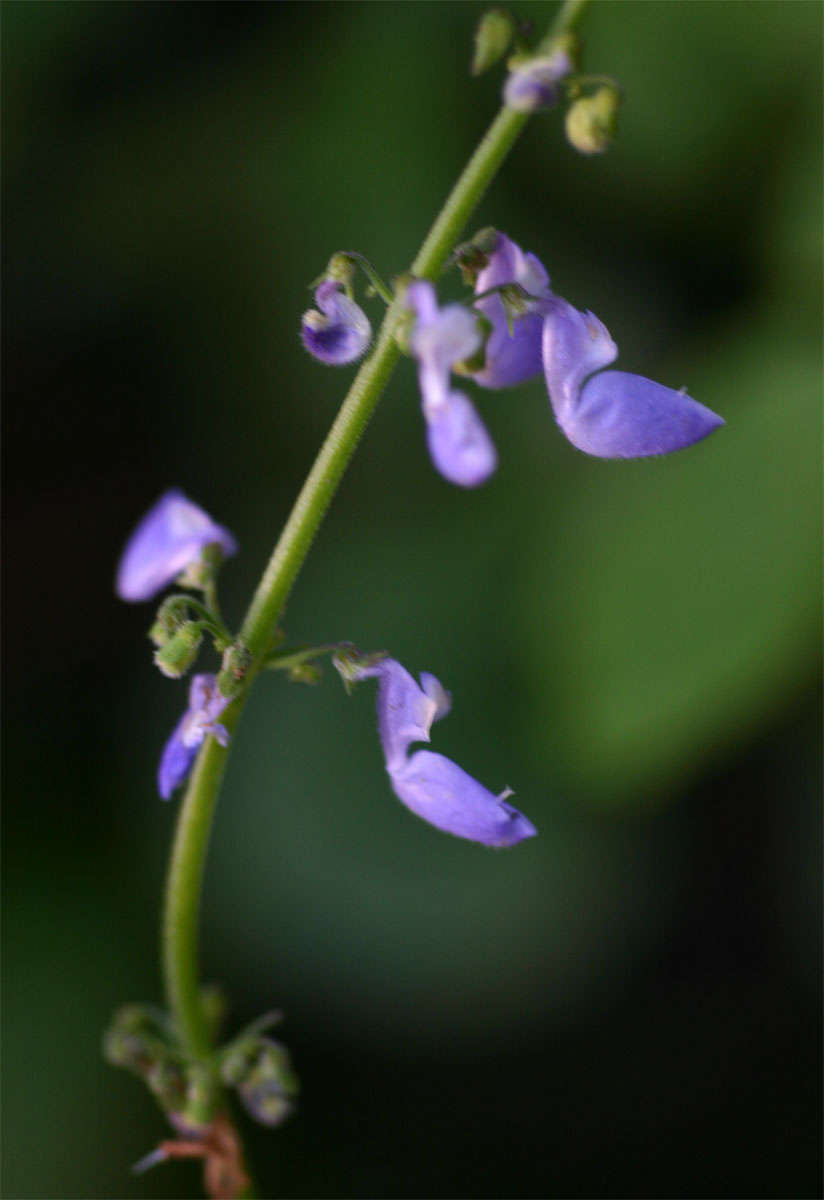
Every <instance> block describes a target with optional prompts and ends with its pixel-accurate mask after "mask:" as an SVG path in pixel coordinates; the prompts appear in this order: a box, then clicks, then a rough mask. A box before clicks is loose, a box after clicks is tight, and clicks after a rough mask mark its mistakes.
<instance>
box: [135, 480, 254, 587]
mask: <svg viewBox="0 0 824 1200" xmlns="http://www.w3.org/2000/svg"><path fill="white" fill-rule="evenodd" d="M214 544H216V545H218V546H220V548H221V549H222V551H223V553H224V554H225V555H229V554H234V553H235V551H236V550H237V542H236V541H235V539H234V538H233V537H232V535H231V533H229V531H228V530H227V529H223V528H222V526H220V525H216V524H215V522H214V521H213V520H212V518H211V517H210V516H209V515H208V513H205V512H204V511H203V509H202V508H198V506H197V505H196V504H193V503H192V502H191V500H187V498H186V497H185V496H184V495H183V493H182V492H181V491H179V490H178V489H177V488H173V489H172V490H171V491H169V492H165V493H164V495H162V496H161V497H160V499H159V500H158V502H157V504H155V506H154V508H152V509H150V510H149V512H147V513H146V516H145V517H144V518H143V520H142V521H141V522H140V524H139V525H138V526H137V528H136V529H135V531H134V533H133V534H132V536H131V537H130V538H129V540H128V542H127V544H126V549H125V550H124V551H123V557H122V558H121V559H120V566H119V567H118V569H117V585H116V586H117V594H118V596H120V598H121V600H150V599H151V598H152V596H154V595H156V594H157V593H158V592H160V591H162V590H163V588H165V587H166V586H167V585H168V584H170V583H171V582H172V580H174V579H176V578H177V576H178V575H180V574H181V573H182V572H183V571H185V570H186V568H187V567H188V566H189V565H190V564H191V563H193V562H195V561H196V560H197V559H198V558H199V557H200V553H201V551H202V550H203V549H204V548H205V547H206V546H210V545H214Z"/></svg>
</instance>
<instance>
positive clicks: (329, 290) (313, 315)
mask: <svg viewBox="0 0 824 1200" xmlns="http://www.w3.org/2000/svg"><path fill="white" fill-rule="evenodd" d="M342 288H343V285H342V284H341V283H340V282H338V280H337V279H324V280H323V282H322V283H321V284H320V286H319V287H318V288H317V290H316V292H315V304H317V306H318V308H319V309H320V312H318V311H317V310H316V309H313V308H311V309H309V311H308V312H305V313H304V314H303V318H302V320H301V329H300V332H301V337H302V338H303V344H304V346H305V347H306V349H307V350H308V351H309V353H310V354H312V355H314V357H315V358H319V359H320V361H321V362H322V363H326V365H327V366H328V367H343V366H345V365H346V364H347V363H351V362H354V361H355V360H356V359H358V358H360V357H361V355H362V354H363V353H364V351H365V350H366V347H367V346H368V345H369V342H370V340H371V338H372V326H371V325H370V324H369V318H368V317H367V315H366V313H365V312H364V311H363V309H362V308H359V307H358V305H357V304H356V303H355V301H354V300H350V299H349V297H348V296H347V295H346V294H345V293H344V292H343V291H342Z"/></svg>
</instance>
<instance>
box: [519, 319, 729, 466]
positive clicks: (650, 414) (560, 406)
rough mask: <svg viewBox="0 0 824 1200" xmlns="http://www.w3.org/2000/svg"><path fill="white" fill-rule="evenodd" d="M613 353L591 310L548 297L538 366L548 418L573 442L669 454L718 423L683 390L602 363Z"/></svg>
mask: <svg viewBox="0 0 824 1200" xmlns="http://www.w3.org/2000/svg"><path fill="white" fill-rule="evenodd" d="M617 354H618V349H617V347H616V345H615V343H614V342H613V340H612V338H611V337H610V335H609V333H608V331H607V329H606V327H605V326H604V325H603V324H602V322H601V321H599V320H598V318H597V317H596V316H594V315H593V314H592V313H581V312H578V311H577V310H576V309H574V308H573V307H572V305H571V304H568V303H567V301H566V300H561V299H560V298H555V299H554V300H553V302H552V306H551V308H550V310H549V312H548V314H547V317H546V320H545V322H544V333H543V355H544V371H545V374H546V381H547V388H548V389H549V398H550V400H551V402H552V408H553V411H554V413H555V418H556V420H557V422H558V424H559V425H560V427H561V429H562V430H563V432H564V433H565V434H566V436H567V437H568V438H569V440H570V441H571V442H572V444H573V446H577V447H578V449H579V450H583V451H584V452H585V453H587V454H593V455H595V456H597V457H598V458H646V457H648V456H649V455H653V454H669V453H671V452H672V451H674V450H682V449H684V447H686V446H691V445H693V443H694V442H700V441H701V439H702V438H705V437H707V436H708V435H709V434H710V433H712V432H713V430H715V429H717V428H718V427H719V425H723V424H724V422H723V420H722V419H721V417H719V416H718V415H717V414H716V413H714V412H712V411H711V410H710V409H708V408H705V407H704V405H703V404H699V403H698V402H697V401H696V400H693V399H692V398H691V397H690V396H688V395H687V394H686V393H685V392H677V391H674V390H673V389H672V388H668V387H664V386H663V385H662V384H660V383H653V382H652V380H650V379H645V378H644V377H643V376H641V375H628V374H627V373H626V372H625V371H601V370H600V369H601V368H602V367H605V366H607V365H608V364H609V363H611V362H613V361H614V360H615V358H616V357H617ZM596 371H600V374H593V372H596ZM588 377H591V378H588Z"/></svg>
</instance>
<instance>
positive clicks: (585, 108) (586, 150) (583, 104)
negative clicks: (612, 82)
mask: <svg viewBox="0 0 824 1200" xmlns="http://www.w3.org/2000/svg"><path fill="white" fill-rule="evenodd" d="M620 103H621V97H620V96H619V94H618V90H617V88H614V87H608V86H606V87H600V88H598V90H597V92H593V94H592V95H591V96H582V97H581V99H580V100H576V101H575V102H574V103H573V104H571V105H570V107H569V108H568V109H567V114H566V120H565V125H566V135H567V141H568V142H569V143H570V145H571V146H574V147H575V149H576V150H578V151H580V153H581V154H603V153H604V151H605V150H606V148H607V146H608V145H609V144H610V142H611V141H612V139H613V137H614V136H615V130H616V126H617V124H618V108H619V106H620Z"/></svg>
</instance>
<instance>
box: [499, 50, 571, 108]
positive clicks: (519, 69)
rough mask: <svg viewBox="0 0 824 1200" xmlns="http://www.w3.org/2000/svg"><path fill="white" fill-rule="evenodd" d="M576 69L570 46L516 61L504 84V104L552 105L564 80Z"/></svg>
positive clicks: (521, 105) (559, 93) (512, 106)
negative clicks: (567, 49)
mask: <svg viewBox="0 0 824 1200" xmlns="http://www.w3.org/2000/svg"><path fill="white" fill-rule="evenodd" d="M571 70H572V62H571V60H570V57H569V55H568V54H567V52H566V50H563V49H561V50H556V51H555V53H554V54H550V55H546V56H544V57H542V58H530V59H528V60H527V61H526V62H522V63H518V64H516V65H515V66H514V67H513V68H512V70H511V71H510V73H509V75H508V77H507V81H506V83H505V84H504V97H503V98H504V104H506V105H507V107H508V108H515V109H517V110H518V111H519V112H536V111H537V110H538V109H539V108H552V107H553V105H555V104H557V103H558V100H559V98H560V95H561V89H560V86H559V85H560V82H561V80H562V79H563V78H564V76H565V75H569V73H570V71H571Z"/></svg>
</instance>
